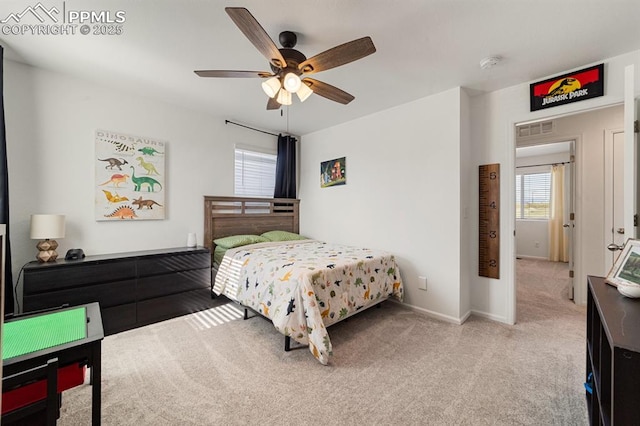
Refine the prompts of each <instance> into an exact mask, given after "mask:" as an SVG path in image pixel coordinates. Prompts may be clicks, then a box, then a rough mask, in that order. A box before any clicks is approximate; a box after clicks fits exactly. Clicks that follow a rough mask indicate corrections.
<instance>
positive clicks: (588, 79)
mask: <svg viewBox="0 0 640 426" xmlns="http://www.w3.org/2000/svg"><path fill="white" fill-rule="evenodd" d="M602 95H604V64H600V65H596V66H593V67H589V68H585V69H582V70H580V71H574V72H571V73H568V74H563V75H561V76H557V77H553V78H549V79H547V80H544V81H540V82H538V83H532V84H531V85H530V99H531V111H537V110H539V109H545V108H551V107H554V106H558V105H564V104H570V103H572V102H578V101H584V100H585V99H591V98H595V97H598V96H602Z"/></svg>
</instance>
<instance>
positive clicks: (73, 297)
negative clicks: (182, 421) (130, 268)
mask: <svg viewBox="0 0 640 426" xmlns="http://www.w3.org/2000/svg"><path fill="white" fill-rule="evenodd" d="M135 289H136V280H126V281H116V282H110V283H105V284H99V285H85V286H80V287H74V288H69V289H64V290H58V291H48V292H45V293H40V294H31V295H25V296H24V310H25V312H28V311H37V310H39V309H45V308H52V307H55V306H60V305H63V304H65V303H67V304H69V305H70V306H74V305H82V304H85V303H91V302H100V308H105V307H110V306H115V305H121V304H123V303H130V302H135V300H136V291H135Z"/></svg>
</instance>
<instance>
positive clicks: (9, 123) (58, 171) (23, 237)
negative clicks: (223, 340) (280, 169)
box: [4, 60, 276, 291]
mask: <svg viewBox="0 0 640 426" xmlns="http://www.w3.org/2000/svg"><path fill="white" fill-rule="evenodd" d="M4 82H5V86H4V102H5V119H6V134H7V151H8V169H9V194H10V221H11V247H12V250H13V252H12V255H13V262H12V263H13V269H14V281H15V279H16V278H17V271H18V270H19V268H20V267H21V266H22V265H23V264H25V263H26V262H29V261H31V260H34V259H35V255H36V252H37V249H36V248H35V244H36V241H32V240H30V239H29V220H30V215H31V214H33V213H60V214H64V215H66V224H67V233H66V237H65V238H64V239H60V240H58V242H59V244H60V246H59V248H58V250H57V251H58V253H59V254H60V255H61V256H64V253H65V252H66V251H67V250H68V249H69V248H75V247H81V248H83V249H84V251H85V253H87V254H101V253H116V252H125V251H134V250H144V249H154V248H168V247H180V246H184V245H186V238H187V233H188V232H195V233H196V234H197V238H198V244H202V237H203V198H202V197H203V196H204V195H233V167H234V166H233V164H234V161H233V158H234V156H233V149H234V144H235V143H241V144H243V145H253V146H263V147H270V148H274V147H275V145H276V138H275V137H273V136H269V135H265V134H262V133H258V132H252V131H249V130H246V129H243V128H241V127H237V126H232V125H225V124H224V119H225V118H229V117H216V116H212V115H208V114H206V113H202V112H194V111H189V110H185V109H181V108H178V107H175V106H172V105H168V104H163V103H160V102H156V101H152V100H149V99H145V98H141V97H136V96H131V95H130V94H127V93H122V92H118V91H115V90H113V89H110V88H106V87H101V86H97V85H95V84H92V83H89V82H85V81H81V80H77V79H74V78H71V77H69V76H65V75H62V74H57V73H52V72H48V71H43V70H41V69H37V68H32V67H29V66H25V65H22V64H18V63H16V62H12V61H8V60H5V63H4ZM96 129H104V130H113V131H117V132H122V133H127V134H132V135H137V136H147V137H152V138H157V139H161V140H166V141H167V142H168V146H167V149H166V170H167V177H166V182H165V183H166V198H165V208H166V219H165V220H161V221H123V222H96V221H95V220H94V212H93V208H94V200H93V188H94V185H95V182H94V175H95V174H94V165H93V164H94V161H93V158H94V149H95V131H96ZM19 289H20V291H21V289H22V286H21V285H20V286H19Z"/></svg>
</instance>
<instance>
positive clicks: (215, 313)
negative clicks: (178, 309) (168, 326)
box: [183, 303, 243, 330]
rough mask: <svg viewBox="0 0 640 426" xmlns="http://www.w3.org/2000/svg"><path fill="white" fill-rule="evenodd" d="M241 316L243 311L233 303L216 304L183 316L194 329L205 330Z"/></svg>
mask: <svg viewBox="0 0 640 426" xmlns="http://www.w3.org/2000/svg"><path fill="white" fill-rule="evenodd" d="M242 317H243V312H242V311H241V310H240V309H239V308H238V307H237V306H235V305H234V304H233V303H226V304H224V305H220V306H216V307H215V308H211V309H207V310H204V311H200V312H195V313H194V314H193V315H187V316H185V317H183V318H184V320H185V321H186V322H188V323H189V324H190V325H191V326H192V327H193V328H194V329H196V330H206V329H208V328H211V327H217V326H219V325H223V324H226V323H228V322H230V321H235V320H238V319H241V318H242Z"/></svg>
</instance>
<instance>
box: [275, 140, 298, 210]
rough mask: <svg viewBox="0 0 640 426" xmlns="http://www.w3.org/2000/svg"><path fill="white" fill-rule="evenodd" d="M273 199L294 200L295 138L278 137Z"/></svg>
mask: <svg viewBox="0 0 640 426" xmlns="http://www.w3.org/2000/svg"><path fill="white" fill-rule="evenodd" d="M273 197H274V198H296V138H294V137H293V136H282V135H278V159H277V160H276V188H275V191H274V194H273Z"/></svg>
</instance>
